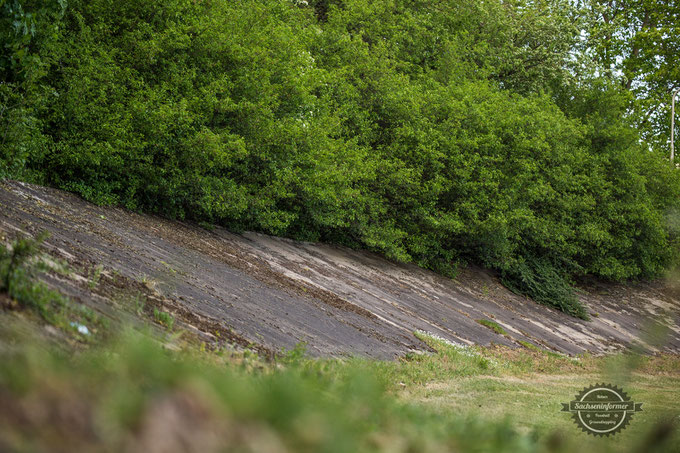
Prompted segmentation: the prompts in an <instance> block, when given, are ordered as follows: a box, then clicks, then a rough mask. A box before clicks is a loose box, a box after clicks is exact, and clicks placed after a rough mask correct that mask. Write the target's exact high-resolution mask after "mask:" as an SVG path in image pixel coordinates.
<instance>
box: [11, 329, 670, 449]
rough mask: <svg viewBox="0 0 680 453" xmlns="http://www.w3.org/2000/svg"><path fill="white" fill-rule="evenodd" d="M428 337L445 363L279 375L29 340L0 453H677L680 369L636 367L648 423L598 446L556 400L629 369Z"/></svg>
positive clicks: (338, 363) (332, 364) (244, 362)
mask: <svg viewBox="0 0 680 453" xmlns="http://www.w3.org/2000/svg"><path fill="white" fill-rule="evenodd" d="M5 330H6V329H5ZM12 335H14V334H12V333H8V332H7V331H5V333H3V335H2V336H0V340H2V342H3V343H5V342H6V341H7V340H8V338H11V337H12ZM419 335H420V336H421V337H422V338H424V339H425V340H426V341H427V342H428V343H429V344H430V346H432V347H433V348H434V349H435V350H436V352H435V353H433V354H428V355H413V356H409V357H406V358H404V359H402V360H400V361H393V362H386V361H373V360H367V359H362V358H348V359H311V358H307V357H305V356H304V354H302V350H303V348H301V347H300V348H297V349H296V350H293V351H291V353H289V354H287V355H284V356H282V357H281V358H280V359H279V360H277V361H274V362H267V361H263V360H261V359H260V358H258V357H257V356H256V355H253V354H251V353H247V354H244V353H242V352H237V351H235V350H231V349H224V350H221V351H216V352H199V351H197V350H195V349H188V350H184V351H180V352H177V351H170V350H167V349H166V348H164V346H163V344H162V343H160V342H158V341H156V340H154V339H153V338H152V337H151V336H149V335H144V334H140V333H139V332H135V331H126V332H123V333H121V334H120V335H118V336H117V338H116V339H115V340H111V341H107V342H106V343H102V344H100V345H97V346H93V347H91V348H89V349H87V350H85V351H82V352H79V353H77V354H75V355H73V354H72V353H69V352H67V351H66V352H65V351H63V350H57V349H55V348H52V347H50V346H49V345H46V344H44V343H40V342H36V341H31V340H29V339H27V338H24V339H21V340H20V341H15V343H14V344H15V345H17V347H15V348H10V349H7V348H3V349H2V353H1V355H0V359H1V360H2V366H1V367H0V408H2V410H0V450H2V451H16V452H24V451H25V452H34V451H105V452H108V451H112V452H113V451H151V452H154V451H159V452H160V451H166V452H174V451H178V452H179V451H201V452H210V451H216V452H217V451H244V452H245V451H250V452H306V451H309V452H312V451H314V452H316V451H324V452H364V451H365V452H369V451H386V452H399V451H401V452H439V451H461V452H520V453H521V452H543V451H546V452H547V451H554V452H560V451H564V452H566V451H570V452H571V451H575V449H580V450H581V451H598V452H600V451H602V452H608V451H611V452H614V451H617V452H618V451H631V452H634V451H640V452H643V451H644V452H647V451H678V450H677V446H678V445H680V443H679V442H678V433H677V415H678V401H680V394H679V393H680V392H679V390H678V389H680V385H678V384H680V378H679V377H678V373H677V371H678V367H679V366H680V365H679V364H678V359H677V358H676V357H670V356H666V357H657V358H654V357H646V358H642V359H637V361H638V368H637V370H638V371H637V372H632V374H631V376H630V380H629V381H628V382H627V383H626V390H628V391H629V393H630V394H631V396H633V398H634V399H635V400H636V401H643V402H644V403H645V411H644V412H642V413H639V414H636V415H635V418H634V419H633V422H632V424H631V426H629V427H628V428H627V429H626V430H625V431H623V432H622V433H620V434H617V436H615V437H613V438H594V437H592V436H588V435H586V434H584V433H581V432H580V431H579V430H578V429H577V428H576V426H575V425H573V423H572V421H571V420H570V419H569V416H568V415H567V414H563V413H560V412H559V409H560V404H559V403H560V402H563V401H564V402H566V401H568V400H569V399H571V398H572V397H573V395H574V394H575V393H576V392H578V391H579V390H581V389H582V388H583V387H584V386H585V385H590V384H593V383H595V382H599V381H601V380H602V379H604V378H605V375H606V373H607V371H606V370H607V369H610V368H612V367H618V366H619V365H617V364H616V363H614V364H613V365H612V362H616V361H619V362H626V361H627V360H628V359H627V358H626V357H624V356H617V357H615V358H610V359H606V358H595V357H582V358H580V359H579V360H575V359H573V358H567V357H555V356H554V355H547V354H544V353H540V352H536V351H511V350H504V349H495V350H494V349H484V348H474V347H473V348H470V347H460V346H456V345H452V344H449V343H446V342H445V341H442V340H440V339H437V338H436V337H428V336H427V335H425V334H423V333H420V334H419ZM15 338H16V337H15ZM538 369H543V370H544V371H543V372H542V373H536V370H538ZM650 433H651V434H650ZM664 433H665V434H664ZM662 438H663V439H662ZM664 439H665V440H664ZM657 444H658V445H657Z"/></svg>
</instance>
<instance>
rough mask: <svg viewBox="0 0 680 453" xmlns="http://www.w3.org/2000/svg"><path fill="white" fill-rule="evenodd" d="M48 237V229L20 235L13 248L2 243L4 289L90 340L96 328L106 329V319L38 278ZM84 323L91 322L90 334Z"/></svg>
mask: <svg viewBox="0 0 680 453" xmlns="http://www.w3.org/2000/svg"><path fill="white" fill-rule="evenodd" d="M46 238H47V232H41V233H40V234H39V235H37V236H36V238H35V239H34V238H29V237H19V238H18V239H16V240H14V241H12V243H11V244H10V246H9V247H6V246H5V245H2V244H0V292H5V293H7V295H8V296H9V298H10V299H11V300H12V301H15V302H16V303H18V304H19V306H20V307H22V308H25V309H29V310H32V311H34V312H36V313H37V314H38V315H39V316H40V317H41V318H42V319H43V320H44V321H46V322H48V323H50V324H53V325H55V326H57V327H60V328H62V329H64V330H66V331H70V332H73V333H74V334H75V335H78V336H79V337H80V338H81V339H87V336H86V335H90V333H92V331H93V330H94V329H98V328H105V327H106V325H105V324H106V321H105V320H103V319H101V318H100V317H99V316H98V315H97V314H96V313H95V312H93V311H92V310H91V309H89V308H87V307H85V306H81V305H76V304H73V303H72V302H71V301H70V300H69V298H68V297H65V296H63V295H61V294H60V293H59V292H58V291H54V290H52V289H49V288H48V287H47V286H46V285H45V284H44V283H42V282H40V281H38V280H37V277H38V274H39V273H40V272H42V271H44V270H45V269H46V268H45V266H44V265H43V263H42V262H41V261H40V259H39V256H38V255H39V252H40V246H41V244H42V242H43V241H44V240H45V239H46ZM80 322H87V323H88V324H89V325H90V328H89V329H88V330H87V332H88V333H87V334H85V333H82V332H79V330H78V325H79V324H80ZM90 329H92V330H90Z"/></svg>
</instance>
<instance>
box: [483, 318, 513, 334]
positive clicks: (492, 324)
mask: <svg viewBox="0 0 680 453" xmlns="http://www.w3.org/2000/svg"><path fill="white" fill-rule="evenodd" d="M477 322H478V323H480V324H481V325H483V326H484V327H488V328H489V329H491V330H493V331H494V332H496V333H497V334H498V335H507V334H508V333H507V332H506V331H505V329H504V328H503V327H502V326H501V325H500V324H498V323H497V322H495V321H491V320H490V319H478V320H477Z"/></svg>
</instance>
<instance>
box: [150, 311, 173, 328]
mask: <svg viewBox="0 0 680 453" xmlns="http://www.w3.org/2000/svg"><path fill="white" fill-rule="evenodd" d="M153 318H154V319H155V320H156V322H157V323H159V324H162V325H163V326H165V327H166V328H167V329H168V330H172V327H173V326H174V325H175V318H174V317H173V316H172V315H171V314H170V313H167V312H165V311H162V310H159V309H157V308H154V309H153Z"/></svg>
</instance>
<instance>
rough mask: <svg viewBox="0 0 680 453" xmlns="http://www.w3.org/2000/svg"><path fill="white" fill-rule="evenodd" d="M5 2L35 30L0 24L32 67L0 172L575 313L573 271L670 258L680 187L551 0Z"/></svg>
mask: <svg viewBox="0 0 680 453" xmlns="http://www.w3.org/2000/svg"><path fill="white" fill-rule="evenodd" d="M19 4H21V5H22V8H23V9H22V10H21V11H22V14H24V16H22V17H26V11H29V10H30V11H34V12H33V13H32V14H33V15H32V16H30V17H31V18H36V19H30V20H31V21H32V20H35V21H36V24H38V28H39V29H40V27H42V28H44V30H49V33H47V31H45V32H44V33H43V32H42V31H40V32H38V31H33V29H29V30H28V31H26V30H23V29H22V30H19V29H18V28H15V29H11V27H9V28H6V30H5V31H3V33H4V34H3V35H2V39H3V45H4V47H5V48H6V49H12V52H13V53H12V54H11V55H26V54H28V53H30V55H33V56H34V57H33V59H32V60H25V59H24V60H21V59H20V58H19V57H17V58H15V59H14V60H11V61H9V60H7V59H3V60H2V64H3V66H2V71H3V72H2V77H3V81H2V84H0V96H1V97H0V102H1V103H2V105H1V106H0V110H1V111H2V116H1V117H0V127H5V128H8V127H9V128H10V129H12V130H13V131H14V130H15V132H12V133H10V134H7V133H6V134H5V135H4V136H3V142H2V145H1V147H0V163H1V165H2V166H1V167H0V172H1V174H0V177H1V176H15V177H17V176H19V177H25V178H33V179H36V180H38V181H42V182H46V183H49V184H52V185H55V186H57V187H60V188H64V189H67V190H71V191H74V192H77V193H79V194H81V195H82V196H84V197H85V198H87V199H89V200H92V201H95V202H97V203H105V204H122V205H124V206H127V207H128V208H131V209H139V210H144V211H148V212H155V213H159V214H163V215H166V216H169V217H178V218H188V219H193V220H199V221H209V222H214V223H220V224H223V225H226V226H228V227H230V228H233V229H237V230H240V229H255V230H258V231H264V232H267V233H272V234H279V235H287V236H291V237H295V238H300V239H306V240H323V241H330V242H335V243H341V244H345V245H348V246H351V247H362V248H368V249H372V250H376V251H379V252H382V253H384V254H386V255H387V256H388V257H390V258H392V259H397V260H404V261H414V262H416V263H418V264H419V265H421V266H424V267H427V268H431V269H434V270H437V271H439V272H442V273H445V274H452V273H453V271H454V269H455V266H456V263H458V262H460V261H472V262H477V263H480V264H483V265H486V266H489V267H491V268H494V269H497V270H498V271H499V272H500V273H501V275H502V276H503V277H504V279H505V280H506V282H507V283H508V285H509V286H511V287H512V288H513V289H515V290H516V291H518V292H521V293H524V294H529V295H531V296H533V297H534V298H536V299H537V300H538V301H541V302H546V303H549V304H553V305H555V306H557V307H559V308H561V309H563V310H564V311H567V312H569V313H572V314H575V315H577V316H582V317H583V316H585V311H584V310H583V309H582V307H580V305H579V304H578V302H577V299H576V298H575V296H574V294H573V293H572V291H571V286H570V281H571V279H573V278H574V277H577V276H580V275H586V274H593V275H596V276H600V277H604V278H607V279H615V280H620V279H629V278H640V277H650V276H654V275H658V274H659V272H660V271H662V270H663V269H664V268H665V267H666V266H668V265H669V263H670V262H671V260H672V259H673V258H674V256H673V255H674V250H676V249H677V248H676V247H675V246H674V244H675V242H676V238H675V233H674V232H673V231H671V230H670V229H669V228H668V227H667V223H668V222H667V217H668V216H669V215H670V213H672V212H676V210H677V208H678V206H677V205H678V201H677V200H678V199H679V198H678V195H680V190H679V189H680V184H679V182H680V180H679V179H678V176H677V173H676V172H675V171H673V170H671V169H670V168H668V167H669V166H668V165H667V162H666V163H664V161H663V160H662V159H661V158H660V157H659V156H658V155H657V154H656V153H655V152H650V151H649V150H648V149H647V148H646V147H645V146H643V145H641V143H640V139H639V136H638V135H637V133H636V131H635V130H633V129H632V128H631V127H630V126H629V124H630V123H629V121H630V118H628V117H627V116H626V115H625V114H624V113H625V108H626V98H625V94H621V93H619V90H618V89H617V87H616V86H614V85H609V84H607V83H605V82H601V81H597V80H585V79H583V80H579V79H578V78H577V77H576V76H575V75H574V72H573V71H570V70H569V69H568V61H569V58H570V56H569V55H570V54H569V52H570V50H571V49H572V48H573V45H574V43H575V42H576V39H577V37H578V29H577V28H576V27H575V26H574V25H573V23H574V22H573V21H572V20H570V14H571V9H570V8H571V7H570V6H569V5H568V4H567V3H564V2H562V1H561V0H550V1H547V2H525V1H524V0H518V1H517V2H514V3H512V4H509V3H507V2H500V1H490V2H483V3H482V2H467V1H462V0H455V1H448V2H444V1H441V2H429V1H428V2H422V1H407V0H381V1H367V0H347V1H339V0H319V1H312V2H309V4H308V3H307V2H299V1H297V2H295V1H289V2H285V1H265V0H259V1H257V0H244V1H240V2H227V1H216V0H203V1H194V0H158V1H141V0H116V1H113V0H88V1H84V0H72V1H70V2H69V4H68V7H67V8H66V9H65V10H64V5H65V4H64V3H63V2H57V1H53V2H49V1H47V0H45V1H42V2H41V1H33V2H28V1H19V0H14V1H13V2H5V3H4V4H3V6H2V8H4V9H3V10H2V11H3V18H2V19H1V20H2V21H3V24H7V23H11V21H12V20H13V19H12V17H13V16H11V15H8V14H9V13H8V12H9V11H10V10H11V11H13V13H12V14H15V15H16V14H18V13H16V11H17V9H16V8H15V7H10V6H8V5H19ZM11 8H14V9H11ZM10 16H11V17H10ZM48 19H49V21H48ZM26 23H28V22H26ZM48 23H49V24H50V25H49V26H48V25H47V24H48ZM29 28H30V27H29ZM27 37H29V38H31V39H28V38H27ZM22 52H24V53H22ZM31 68H38V69H35V70H33V69H31ZM29 74H30V77H29ZM22 84H23V85H22ZM19 85H21V86H22V88H21V90H18V91H17V90H13V89H12V88H11V87H17V86H19ZM8 87H9V88H8ZM17 102H18V103H19V104H20V106H19V107H16V106H14V104H17ZM3 125H4V126H3ZM7 137H9V138H7Z"/></svg>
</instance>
